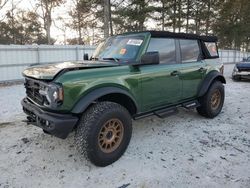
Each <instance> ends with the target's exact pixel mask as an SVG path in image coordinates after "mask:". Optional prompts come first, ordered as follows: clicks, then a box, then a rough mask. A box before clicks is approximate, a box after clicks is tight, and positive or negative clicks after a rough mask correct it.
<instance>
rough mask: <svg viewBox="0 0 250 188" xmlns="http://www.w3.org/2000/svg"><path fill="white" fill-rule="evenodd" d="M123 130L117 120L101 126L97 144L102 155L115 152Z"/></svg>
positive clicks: (111, 120)
mask: <svg viewBox="0 0 250 188" xmlns="http://www.w3.org/2000/svg"><path fill="white" fill-rule="evenodd" d="M123 133H124V128H123V124H122V122H121V121H120V120H119V119H116V118H114V119H110V120H108V121H107V122H106V123H104V124H103V126H102V128H101V130H100V132H99V135H98V144H99V147H100V149H101V150H102V151H103V152H104V153H111V152H113V151H115V150H116V149H117V148H118V147H119V145H120V144H121V142H122V139H123Z"/></svg>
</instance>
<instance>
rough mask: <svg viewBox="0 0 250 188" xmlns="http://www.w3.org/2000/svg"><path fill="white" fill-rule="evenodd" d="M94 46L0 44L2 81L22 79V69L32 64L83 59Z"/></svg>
mask: <svg viewBox="0 0 250 188" xmlns="http://www.w3.org/2000/svg"><path fill="white" fill-rule="evenodd" d="M94 49H95V47H94V46H81V45H53V46H52V45H25V46H23V45H0V82H4V81H12V80H20V79H22V75H21V73H22V71H23V70H24V69H25V68H26V67H29V66H31V65H39V64H47V63H55V62H63V61H80V60H83V56H84V53H88V54H89V56H91V54H92V53H93V51H94Z"/></svg>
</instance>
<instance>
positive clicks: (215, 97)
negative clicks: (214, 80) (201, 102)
mask: <svg viewBox="0 0 250 188" xmlns="http://www.w3.org/2000/svg"><path fill="white" fill-rule="evenodd" d="M220 103H221V93H220V91H219V90H218V89H217V90H215V91H214V93H213V94H212V97H211V108H212V109H213V110H216V109H218V107H219V106H220Z"/></svg>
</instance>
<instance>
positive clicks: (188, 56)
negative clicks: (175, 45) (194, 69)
mask: <svg viewBox="0 0 250 188" xmlns="http://www.w3.org/2000/svg"><path fill="white" fill-rule="evenodd" d="M180 48H181V61H182V62H183V63H188V62H196V61H198V59H199V56H200V48H199V44H198V41H197V40H188V39H185V40H180Z"/></svg>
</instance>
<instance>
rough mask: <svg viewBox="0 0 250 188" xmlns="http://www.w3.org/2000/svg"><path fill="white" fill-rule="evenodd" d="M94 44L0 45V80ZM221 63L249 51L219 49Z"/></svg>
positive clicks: (72, 57) (78, 55) (74, 56)
mask: <svg viewBox="0 0 250 188" xmlns="http://www.w3.org/2000/svg"><path fill="white" fill-rule="evenodd" d="M94 49H95V47H94V46H80V45H0V82H5V81H12V80H20V79H22V75H21V72H22V71H23V70H24V69H25V68H26V67H28V66H31V65H37V64H47V63H54V62H63V61H80V60H83V56H84V53H88V54H89V57H90V56H91V55H92V53H93V51H94ZM219 55H220V58H221V61H222V62H223V63H234V62H239V61H241V60H242V58H243V57H248V56H250V53H246V52H240V51H234V50H219Z"/></svg>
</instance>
